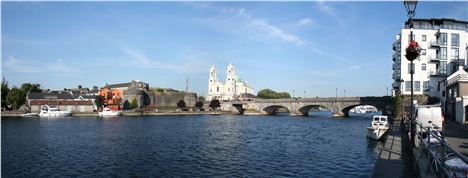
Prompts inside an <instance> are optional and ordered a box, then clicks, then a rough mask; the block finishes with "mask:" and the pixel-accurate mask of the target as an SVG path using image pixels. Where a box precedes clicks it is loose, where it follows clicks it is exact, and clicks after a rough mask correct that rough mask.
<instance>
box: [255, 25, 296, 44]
mask: <svg viewBox="0 0 468 178" xmlns="http://www.w3.org/2000/svg"><path fill="white" fill-rule="evenodd" d="M250 25H252V26H254V28H258V29H259V30H262V31H265V32H267V34H269V35H270V36H272V37H274V38H278V39H280V40H282V41H285V42H289V43H293V44H296V45H299V46H300V45H303V44H304V43H305V41H304V40H303V39H301V38H299V37H298V36H296V35H294V34H291V33H287V32H285V31H284V30H282V29H281V28H278V27H276V26H274V25H271V24H270V23H269V22H268V20H267V19H264V18H256V19H253V20H252V21H251V22H250Z"/></svg>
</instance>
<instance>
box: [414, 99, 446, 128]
mask: <svg viewBox="0 0 468 178" xmlns="http://www.w3.org/2000/svg"><path fill="white" fill-rule="evenodd" d="M415 120H416V122H417V123H419V124H421V125H422V126H423V127H425V128H431V130H438V131H442V128H443V127H444V115H443V113H442V108H441V107H440V105H419V106H416V110H415ZM416 130H417V131H418V132H420V131H419V126H418V125H417V126H416Z"/></svg>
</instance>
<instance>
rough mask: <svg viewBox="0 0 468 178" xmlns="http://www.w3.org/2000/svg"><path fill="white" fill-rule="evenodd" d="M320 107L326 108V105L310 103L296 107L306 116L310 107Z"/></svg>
mask: <svg viewBox="0 0 468 178" xmlns="http://www.w3.org/2000/svg"><path fill="white" fill-rule="evenodd" d="M320 107H326V108H328V107H327V106H324V105H318V104H311V105H305V106H302V107H301V108H299V109H298V111H299V112H300V113H301V114H302V115H304V116H308V115H309V111H310V110H311V109H312V108H317V109H319V108H320ZM328 109H330V108H328Z"/></svg>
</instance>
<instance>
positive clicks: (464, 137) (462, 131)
mask: <svg viewBox="0 0 468 178" xmlns="http://www.w3.org/2000/svg"><path fill="white" fill-rule="evenodd" d="M444 127H445V128H444V129H445V138H446V139H447V143H448V144H449V145H450V146H451V147H452V148H453V149H455V150H456V151H457V152H459V153H461V154H463V155H465V156H468V125H466V124H458V123H455V122H454V121H452V120H450V119H447V120H445V125H444Z"/></svg>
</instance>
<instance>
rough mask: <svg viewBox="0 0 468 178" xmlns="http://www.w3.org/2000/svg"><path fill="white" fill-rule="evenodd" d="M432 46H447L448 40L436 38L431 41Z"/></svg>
mask: <svg viewBox="0 0 468 178" xmlns="http://www.w3.org/2000/svg"><path fill="white" fill-rule="evenodd" d="M431 46H433V47H440V46H447V42H446V41H440V40H434V41H431Z"/></svg>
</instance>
